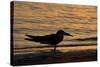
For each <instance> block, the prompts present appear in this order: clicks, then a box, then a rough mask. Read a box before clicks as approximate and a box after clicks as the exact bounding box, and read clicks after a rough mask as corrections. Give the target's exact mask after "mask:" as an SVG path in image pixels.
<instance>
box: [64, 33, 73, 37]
mask: <svg viewBox="0 0 100 67" xmlns="http://www.w3.org/2000/svg"><path fill="white" fill-rule="evenodd" d="M64 35H67V36H72V37H73V35H71V34H69V33H66V32H64Z"/></svg>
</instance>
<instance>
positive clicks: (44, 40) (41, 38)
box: [25, 34, 55, 43]
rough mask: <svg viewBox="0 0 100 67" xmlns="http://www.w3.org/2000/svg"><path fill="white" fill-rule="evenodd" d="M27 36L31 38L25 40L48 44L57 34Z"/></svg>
mask: <svg viewBox="0 0 100 67" xmlns="http://www.w3.org/2000/svg"><path fill="white" fill-rule="evenodd" d="M26 36H27V37H29V38H25V40H29V41H35V42H40V43H48V42H49V41H51V40H52V39H53V38H54V36H55V34H50V35H45V36H32V35H26Z"/></svg>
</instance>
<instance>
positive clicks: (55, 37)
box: [25, 30, 72, 54]
mask: <svg viewBox="0 0 100 67" xmlns="http://www.w3.org/2000/svg"><path fill="white" fill-rule="evenodd" d="M64 35H67V36H72V35H71V34H69V33H66V32H64V31H63V30H58V31H57V33H56V34H50V35H45V36H32V35H28V34H26V36H27V37H28V38H25V40H29V41H34V42H39V43H42V44H49V45H52V46H54V54H55V52H56V47H57V44H58V43H60V42H61V41H62V40H63V38H64Z"/></svg>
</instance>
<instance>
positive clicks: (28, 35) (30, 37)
mask: <svg viewBox="0 0 100 67" xmlns="http://www.w3.org/2000/svg"><path fill="white" fill-rule="evenodd" d="M25 36H27V37H30V38H33V37H34V36H32V35H28V34H26V35H25Z"/></svg>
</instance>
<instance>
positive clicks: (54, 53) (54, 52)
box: [53, 45, 56, 57]
mask: <svg viewBox="0 0 100 67" xmlns="http://www.w3.org/2000/svg"><path fill="white" fill-rule="evenodd" d="M53 55H54V57H55V55H56V45H54V51H53Z"/></svg>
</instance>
